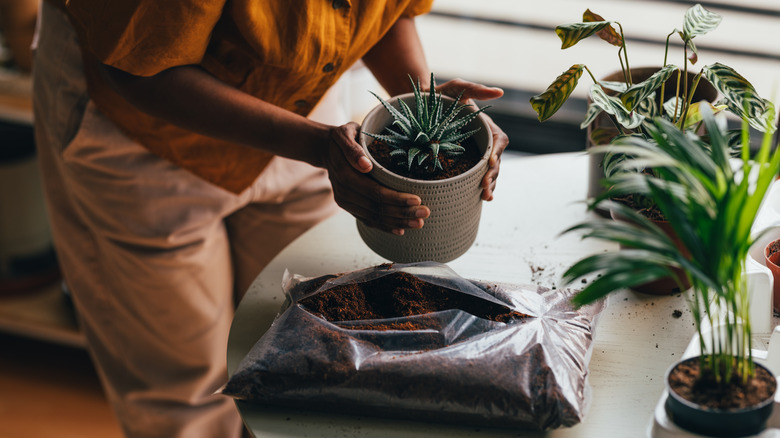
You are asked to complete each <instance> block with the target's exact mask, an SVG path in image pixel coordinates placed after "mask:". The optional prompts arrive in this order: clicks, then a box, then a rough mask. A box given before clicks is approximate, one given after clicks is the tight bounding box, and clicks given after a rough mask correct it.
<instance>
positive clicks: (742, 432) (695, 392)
mask: <svg viewBox="0 0 780 438" xmlns="http://www.w3.org/2000/svg"><path fill="white" fill-rule="evenodd" d="M700 364H701V363H700V360H699V357H693V358H689V359H686V360H684V361H682V362H680V363H678V364H676V365H675V366H674V367H673V368H672V369H671V370H670V371H669V373H668V376H667V385H668V389H669V391H670V394H669V399H668V400H667V405H666V406H667V410H668V411H669V412H670V415H671V416H672V419H673V421H674V422H675V423H676V424H677V425H678V426H680V427H683V428H685V429H688V430H691V431H693V432H697V433H700V434H705V435H709V436H718V437H740V436H748V435H755V434H757V433H759V432H761V431H762V430H763V429H764V428H765V426H766V420H767V418H768V417H769V415H770V414H771V412H772V408H773V405H774V394H775V391H776V389H777V380H776V379H775V377H774V376H773V375H772V374H771V373H770V372H769V371H768V370H767V369H766V368H764V367H762V366H758V365H757V366H756V367H755V375H754V376H753V377H752V378H750V379H748V381H747V383H743V382H742V379H741V378H736V379H734V380H735V381H732V382H730V383H729V384H725V383H724V384H719V383H718V382H716V381H715V379H714V376H712V375H711V374H709V373H708V374H705V375H702V369H701V368H700ZM681 399H682V400H681Z"/></svg>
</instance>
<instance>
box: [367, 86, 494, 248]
mask: <svg viewBox="0 0 780 438" xmlns="http://www.w3.org/2000/svg"><path fill="white" fill-rule="evenodd" d="M410 79H411V78H410ZM412 87H413V90H414V91H413V92H412V93H408V94H403V95H400V96H396V97H393V98H391V99H389V100H384V99H382V98H381V97H379V96H377V95H376V94H374V95H375V96H376V97H377V99H379V100H380V102H381V105H378V106H377V107H375V108H374V109H373V110H372V111H371V112H370V113H369V114H368V115H367V116H366V118H365V120H364V121H363V124H362V127H361V135H360V142H361V144H362V146H363V148H364V150H365V151H366V155H368V157H369V159H370V160H371V161H372V163H373V170H372V171H371V175H372V177H374V178H375V179H376V180H377V181H379V182H380V183H381V184H383V185H385V186H387V187H390V188H392V189H394V190H397V191H400V192H404V193H413V194H416V195H418V196H419V197H420V198H421V200H422V204H423V205H426V206H428V208H430V211H431V214H430V216H429V218H428V219H426V221H425V226H423V227H422V228H420V229H410V230H406V231H405V233H404V234H403V235H400V236H399V235H396V234H393V233H389V232H385V231H382V230H379V229H376V228H372V227H369V226H368V225H366V224H365V223H363V222H362V221H360V220H358V222H357V227H358V231H359V233H360V236H361V237H362V239H363V241H364V242H365V243H366V244H367V245H368V246H369V247H370V248H371V249H372V250H373V251H374V252H376V253H377V254H379V255H381V256H382V257H385V258H387V259H388V260H391V261H394V262H404V263H407V262H419V261H436V262H441V263H446V262H448V261H451V260H453V259H455V258H457V257H459V256H460V255H462V254H463V253H465V252H466V251H467V250H468V249H469V248H470V247H471V245H472V244H473V243H474V240H475V239H476V235H477V230H478V228H479V220H480V215H481V211H482V202H481V198H480V194H481V192H482V189H481V188H480V182H481V180H482V178H483V177H484V175H485V172H487V168H488V159H489V157H490V154H491V152H492V148H493V136H492V133H491V130H490V127H489V125H488V123H487V120H486V119H485V118H484V117H483V116H482V112H483V111H484V110H485V109H486V108H487V107H484V108H474V107H473V106H472V105H469V104H464V103H462V102H461V101H460V98H461V96H462V95H463V93H462V92H461V94H460V95H459V96H458V97H457V98H456V99H452V98H450V97H447V96H443V95H442V94H441V93H440V92H436V89H435V87H436V82H435V78H434V75H433V74H431V88H430V90H429V91H427V92H426V91H424V90H422V88H421V86H420V82H419V80H418V81H417V82H416V83H415V82H414V80H412ZM469 160H470V161H469ZM464 163H465V164H464Z"/></svg>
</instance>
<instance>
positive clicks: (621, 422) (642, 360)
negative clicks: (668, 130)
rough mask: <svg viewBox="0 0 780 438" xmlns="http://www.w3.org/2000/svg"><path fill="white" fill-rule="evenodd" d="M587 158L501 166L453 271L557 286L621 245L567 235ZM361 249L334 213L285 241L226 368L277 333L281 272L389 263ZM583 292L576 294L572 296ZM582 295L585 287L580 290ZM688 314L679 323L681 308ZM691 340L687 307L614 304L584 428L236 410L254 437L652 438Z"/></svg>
mask: <svg viewBox="0 0 780 438" xmlns="http://www.w3.org/2000/svg"><path fill="white" fill-rule="evenodd" d="M587 168H588V158H587V156H586V155H585V154H584V153H567V154H551V155H540V156H518V155H510V154H507V155H506V156H505V157H504V159H503V160H502V168H501V175H500V177H499V180H498V188H497V190H496V192H495V199H494V200H493V201H492V202H486V203H485V204H484V206H483V211H482V221H481V224H480V230H479V235H478V236H477V241H476V243H475V244H474V246H473V247H472V248H471V249H470V250H469V251H468V252H467V253H466V254H464V255H463V256H461V257H460V258H458V259H456V260H454V261H452V262H450V263H449V266H450V267H452V269H454V270H455V271H456V272H457V273H458V274H460V275H461V276H463V277H466V278H471V279H477V280H487V281H494V282H510V283H518V284H535V285H543V286H548V287H552V286H555V285H556V283H557V282H558V280H559V278H560V275H561V274H562V273H563V271H564V270H565V269H566V268H567V267H568V266H570V265H571V264H572V263H573V262H575V261H577V260H578V259H580V258H581V257H583V256H585V255H588V254H592V253H595V252H599V251H608V250H614V249H616V247H614V246H612V245H610V244H605V243H603V242H599V241H595V240H590V239H589V240H581V239H580V238H579V237H578V236H576V235H571V234H569V235H564V236H561V235H560V233H561V231H563V230H564V229H566V228H567V227H568V226H570V225H572V224H575V223H577V222H580V221H582V220H583V219H586V218H588V217H589V216H590V215H591V214H592V213H588V212H587V211H586V210H585V206H584V204H583V203H581V202H579V201H582V200H584V199H585V196H586V190H587V176H588V175H587V172H588V170H587ZM384 261H385V260H384V259H382V258H380V257H379V256H377V255H376V254H374V253H373V252H372V251H371V250H370V249H369V248H368V247H366V246H365V244H363V242H362V241H361V240H360V237H359V236H358V233H357V229H356V227H355V221H354V219H353V218H352V217H351V216H350V215H348V214H347V213H345V212H341V213H338V214H337V215H335V216H333V217H332V218H330V219H328V220H326V221H324V222H323V223H321V224H320V225H318V226H316V227H314V228H312V229H311V230H309V231H308V232H307V233H305V234H304V235H303V236H301V237H300V238H298V239H297V240H296V241H294V242H293V243H292V244H290V245H289V246H288V247H287V248H286V249H285V250H284V251H282V252H281V253H280V254H279V255H278V256H277V257H276V258H275V259H274V260H273V261H272V262H271V263H270V264H269V265H268V267H267V268H266V269H264V270H263V271H262V272H261V273H260V275H259V276H258V277H257V279H256V280H255V281H254V283H253V284H252V286H251V288H250V289H249V291H248V292H247V294H246V296H245V297H244V299H243V300H242V301H241V303H240V305H239V306H238V308H237V310H236V315H235V319H234V321H233V326H232V328H231V332H230V337H229V340H228V351H227V360H228V369H229V371H230V373H232V372H233V371H234V370H235V369H236V367H237V366H238V363H239V361H240V360H241V359H242V358H243V357H244V355H245V354H246V353H247V352H248V351H249V350H250V349H251V347H252V346H253V345H254V343H255V342H256V341H257V339H259V338H260V336H262V334H263V333H264V332H265V330H266V329H267V328H268V327H269V326H270V325H271V322H272V321H273V318H274V317H275V316H276V314H277V312H278V310H279V308H280V306H281V304H282V302H283V301H284V297H283V294H282V289H281V279H282V275H283V273H284V271H285V269H289V270H290V272H291V273H296V274H301V275H304V276H317V275H323V274H330V273H339V272H345V271H351V270H355V269H360V268H365V267H369V266H373V265H376V264H379V263H382V262H384ZM577 286H578V285H573V287H577ZM579 286H582V285H579ZM677 310H679V311H681V312H682V316H679V317H676V316H674V314H675V313H676V312H675V311H677ZM693 333H694V327H693V320H692V318H691V316H690V313H689V311H688V308H687V305H686V302H685V299H684V297H683V296H681V295H680V294H675V295H672V296H652V295H642V294H638V293H635V292H632V291H622V292H620V293H617V294H615V295H612V296H611V297H610V298H609V302H608V305H607V308H606V309H605V310H604V312H603V313H602V318H601V320H600V322H599V325H598V327H597V331H596V337H595V341H594V345H593V355H592V358H591V361H590V366H589V368H590V375H589V377H588V379H589V382H590V385H591V387H592V395H593V398H592V401H591V404H590V409H589V411H588V412H587V414H586V416H585V419H584V421H583V422H582V423H581V424H578V425H576V426H574V427H572V428H564V429H557V430H553V431H549V432H528V431H517V430H506V429H491V428H479V429H477V428H474V427H458V426H452V425H447V424H441V423H423V422H412V421H398V420H388V419H377V418H371V417H363V416H361V417H358V416H349V415H348V414H344V415H336V414H330V413H319V412H311V411H305V410H292V409H281V408H270V407H266V406H260V405H252V404H248V403H244V402H238V406H239V410H240V412H241V415H242V416H243V418H244V421H245V423H246V424H247V425H248V426H249V428H250V429H251V430H252V433H253V434H254V435H255V436H256V437H264V438H265V437H267V438H281V437H396V436H403V437H405V438H413V437H473V436H478V437H503V436H524V437H542V436H550V437H578V438H588V437H640V436H645V435H646V431H647V428H648V425H649V424H650V422H651V421H652V414H653V410H654V408H655V406H656V403H657V401H658V399H659V397H660V396H661V394H662V392H663V389H664V383H663V380H664V374H665V372H666V370H667V368H668V367H669V366H670V365H671V364H672V363H673V362H674V361H675V360H676V358H679V357H680V356H681V355H682V353H683V351H684V350H685V348H686V346H687V345H688V342H689V341H690V340H691V337H692V336H693Z"/></svg>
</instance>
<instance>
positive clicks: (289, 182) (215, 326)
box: [34, 2, 336, 438]
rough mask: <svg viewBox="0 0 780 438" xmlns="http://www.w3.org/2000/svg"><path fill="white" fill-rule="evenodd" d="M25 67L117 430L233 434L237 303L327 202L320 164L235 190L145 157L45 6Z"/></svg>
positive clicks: (65, 266)
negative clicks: (231, 364)
mask: <svg viewBox="0 0 780 438" xmlns="http://www.w3.org/2000/svg"><path fill="white" fill-rule="evenodd" d="M39 18H40V22H39V35H38V42H37V49H36V58H35V69H34V110H35V130H36V140H37V144H38V156H39V161H40V166H41V169H42V175H43V178H44V187H45V192H46V199H47V206H48V209H49V215H50V220H51V225H52V232H53V235H54V241H55V247H56V249H57V253H58V256H59V259H60V263H61V266H62V270H63V272H64V275H65V279H66V281H67V283H68V285H69V286H70V288H71V290H72V294H73V299H74V303H75V306H76V310H77V313H78V316H79V321H80V323H81V325H82V328H83V331H84V333H85V334H86V337H87V340H88V345H89V350H90V353H91V355H92V358H93V360H94V362H95V364H96V366H97V369H98V370H99V374H100V377H101V380H102V382H103V385H104V388H105V391H106V394H107V396H108V399H109V400H110V402H111V404H112V406H113V408H114V411H115V413H116V415H117V417H118V419H119V422H120V424H121V426H122V428H123V430H124V432H125V434H126V435H127V436H128V437H160V438H163V437H164V438H174V437H182V438H183V437H187V438H196V437H204V438H205V437H238V436H240V434H241V429H242V427H241V421H240V418H239V416H238V414H237V411H236V408H235V405H234V403H233V401H232V400H230V399H228V398H226V397H224V396H221V395H214V392H215V391H216V390H217V389H218V388H219V387H220V386H221V385H222V384H223V383H224V382H225V381H226V379H227V373H226V344H227V336H228V330H229V328H230V323H231V320H232V316H233V309H234V306H235V303H236V300H237V298H238V297H239V296H240V295H241V294H242V293H243V292H244V291H245V290H246V289H247V287H248V286H249V284H250V283H251V281H252V280H253V279H254V278H255V276H256V275H257V274H259V272H260V270H261V269H262V268H263V267H264V266H265V265H266V264H267V263H268V262H269V261H270V260H271V259H272V258H273V257H274V255H275V254H277V253H278V252H279V251H280V250H281V249H282V248H284V246H285V245H287V244H288V243H289V242H290V241H291V240H293V239H294V238H295V237H297V236H298V235H299V234H300V233H302V232H303V231H305V230H306V229H308V228H309V227H311V226H312V225H314V224H316V223H317V222H319V221H320V220H322V219H324V218H325V217H327V216H329V215H330V214H332V213H334V212H335V211H336V206H335V203H334V202H333V197H332V192H331V188H330V184H329V181H328V179H327V175H326V173H325V171H324V170H322V169H317V168H314V167H311V166H309V165H307V164H304V163H300V162H295V161H291V160H286V159H281V158H275V159H274V160H273V161H272V163H271V165H270V166H269V168H267V169H266V170H265V171H264V172H263V173H262V175H261V176H260V177H259V178H258V180H257V181H256V182H255V184H254V185H253V186H252V187H251V188H250V189H248V190H246V191H245V192H244V193H242V194H240V195H235V194H232V193H229V192H227V191H225V190H223V189H221V188H218V187H216V186H213V185H211V184H209V183H207V182H204V181H203V180H201V179H199V178H197V177H195V176H194V175H192V174H191V173H189V172H187V171H184V170H182V169H180V168H178V167H176V166H174V165H172V164H170V163H169V162H167V161H165V160H162V159H160V158H158V157H157V156H155V155H152V154H150V153H149V152H148V151H147V150H146V149H144V148H143V147H142V146H140V145H138V144H136V143H134V142H133V141H131V140H129V139H128V138H126V137H125V136H124V135H122V133H121V132H119V131H118V130H117V128H116V127H115V126H114V124H112V123H111V122H110V121H109V120H107V119H106V118H105V117H103V116H102V114H101V113H100V112H99V111H98V110H97V109H96V108H95V107H94V105H93V104H92V103H91V102H90V100H89V97H88V95H87V92H86V87H85V83H84V79H83V74H82V66H81V58H80V55H79V52H78V47H77V44H76V39H75V36H74V34H73V30H72V28H71V27H70V25H69V23H68V22H67V19H66V18H65V16H64V15H63V14H62V13H61V12H60V11H59V10H57V9H55V8H53V7H51V6H49V5H48V4H47V3H46V2H43V7H42V11H41V16H40V17H39Z"/></svg>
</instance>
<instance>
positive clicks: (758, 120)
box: [531, 4, 775, 197]
mask: <svg viewBox="0 0 780 438" xmlns="http://www.w3.org/2000/svg"><path fill="white" fill-rule="evenodd" d="M721 20H722V17H721V16H720V15H718V14H716V13H714V12H711V11H708V10H706V9H705V8H703V7H702V6H701V5H699V4H697V5H694V6H693V7H691V8H689V9H688V10H687V11H686V13H685V17H684V20H683V27H682V30H678V29H674V30H673V31H672V32H670V33H669V34H668V35H667V36H666V45H665V49H664V53H663V63H662V67H659V68H639V69H635V68H632V67H631V66H630V64H629V58H628V50H627V45H626V41H625V37H624V33H623V26H622V25H621V24H620V23H619V22H617V21H606V20H604V18H602V17H601V16H600V15H598V14H596V13H593V12H591V11H590V9H588V10H586V11H585V13H584V14H583V21H582V22H579V23H573V24H567V25H561V26H558V27H556V28H555V32H556V34H557V35H558V37H559V38H560V39H561V42H562V45H561V48H562V49H567V48H570V47H572V46H574V45H576V44H577V43H578V42H580V41H582V40H583V39H586V38H589V37H591V36H593V35H597V36H598V37H599V38H601V39H602V40H604V41H606V42H607V43H609V44H612V45H614V46H617V47H618V52H617V54H618V61H619V63H620V71H619V73H617V74H616V75H615V76H616V77H617V78H620V80H606V81H605V80H602V81H599V80H597V79H596V78H595V76H594V75H593V73H592V72H591V70H590V69H589V68H588V67H587V66H586V65H585V64H575V65H572V66H571V67H570V68H569V69H568V70H566V71H565V72H563V73H562V74H561V75H560V76H558V78H557V79H555V81H554V82H553V83H552V84H550V86H549V87H548V88H547V90H546V91H545V92H543V93H542V94H539V95H537V96H534V97H532V98H531V106H533V108H534V110H535V111H536V112H537V114H538V117H539V120H540V121H545V120H547V119H549V118H550V117H552V116H553V115H554V114H555V113H556V112H557V111H558V110H559V109H560V108H561V106H562V105H563V104H564V103H565V102H566V101H567V100H568V98H569V96H570V95H571V93H572V91H573V90H574V89H575V88H576V87H577V85H578V82H579V79H580V77H581V76H582V74H583V72H585V71H587V72H588V74H589V75H590V77H591V79H592V80H593V85H592V86H591V88H590V101H591V102H590V105H589V107H588V111H587V114H586V117H585V120H584V121H583V122H582V124H581V125H580V126H581V127H582V128H583V129H584V128H588V129H589V142H590V143H592V144H606V143H608V142H609V141H611V140H612V139H613V138H615V137H616V136H618V135H641V136H644V137H645V138H650V137H649V136H648V135H647V131H646V129H645V128H644V126H646V125H647V124H648V121H649V120H651V119H652V118H654V117H658V116H660V117H664V118H666V119H667V120H670V121H672V122H673V123H675V124H676V125H677V126H678V127H680V128H681V129H684V130H695V129H698V127H699V126H700V124H701V115H700V111H699V108H700V107H701V106H702V105H703V104H702V103H701V102H700V101H701V100H705V99H706V100H710V102H708V103H707V104H706V105H707V106H709V107H710V108H711V109H714V110H715V111H729V112H732V113H734V114H736V115H737V116H739V117H740V118H741V119H747V120H748V121H749V122H750V124H751V126H752V127H754V128H755V129H758V130H760V131H762V132H773V131H774V129H775V128H774V125H773V123H772V120H771V119H770V118H767V115H769V114H774V108H773V107H772V104H771V103H770V102H769V101H768V100H765V99H762V98H760V97H759V95H758V93H757V92H756V90H755V88H754V87H753V85H752V84H751V83H750V82H749V81H748V80H747V79H745V78H744V77H743V76H741V75H740V74H739V73H737V72H736V71H735V70H734V69H733V68H731V67H728V66H726V65H723V64H721V63H717V62H716V63H713V64H710V65H707V66H704V67H703V68H702V69H701V70H700V71H699V72H698V73H693V72H691V71H689V64H691V65H694V64H696V62H697V59H698V55H697V49H696V46H695V44H694V38H696V37H697V36H701V35H704V34H707V33H709V32H711V31H713V30H715V29H717V27H718V26H719V24H720V22H721ZM615 26H617V28H616V27H615ZM675 35H677V36H679V38H680V39H681V40H682V43H683V52H682V54H681V55H682V67H678V66H676V65H674V64H670V63H669V62H668V61H669V42H670V40H671V38H672V37H673V36H675ZM611 79H615V78H614V77H613V78H611ZM703 79H704V80H703ZM710 84H711V85H710ZM712 86H714V88H715V90H716V91H717V92H718V93H720V95H721V96H722V100H721V101H720V102H717V103H715V102H712V100H714V99H713V98H712V96H713V93H712V91H711V88H712ZM669 88H671V90H670V89H669ZM703 88H707V90H702V89H703ZM702 91H703V92H702ZM715 94H716V95H717V93H715ZM713 103H714V104H715V105H714V106H713V105H712V104H713ZM605 116H607V117H605ZM603 119H607V120H608V121H607V122H606V123H598V125H599V126H598V127H594V128H593V129H591V127H592V125H594V122H596V121H597V120H603ZM591 160H592V163H591V167H590V172H591V175H590V182H589V196H591V197H595V196H598V195H601V194H602V193H603V191H604V188H603V185H602V179H603V178H604V172H603V170H601V171H600V172H599V170H600V169H601V165H602V163H601V156H600V155H597V154H593V155H591Z"/></svg>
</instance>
